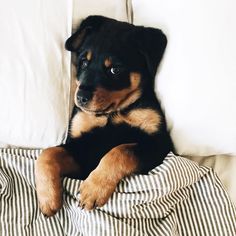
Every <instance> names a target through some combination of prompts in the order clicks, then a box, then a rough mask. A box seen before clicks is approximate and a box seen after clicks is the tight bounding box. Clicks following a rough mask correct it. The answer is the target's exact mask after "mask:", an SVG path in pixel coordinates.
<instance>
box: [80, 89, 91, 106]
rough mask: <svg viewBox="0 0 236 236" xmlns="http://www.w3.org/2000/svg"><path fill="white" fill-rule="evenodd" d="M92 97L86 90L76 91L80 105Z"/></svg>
mask: <svg viewBox="0 0 236 236" xmlns="http://www.w3.org/2000/svg"><path fill="white" fill-rule="evenodd" d="M91 98H92V93H91V92H88V91H78V93H77V100H78V102H79V103H80V104H81V105H86V104H87V103H88V102H89V100H90V99H91Z"/></svg>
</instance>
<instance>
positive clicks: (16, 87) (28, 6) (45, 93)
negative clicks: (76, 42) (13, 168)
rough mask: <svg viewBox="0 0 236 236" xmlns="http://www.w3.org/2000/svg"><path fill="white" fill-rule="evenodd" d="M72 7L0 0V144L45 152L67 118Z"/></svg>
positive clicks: (59, 138) (62, 133)
mask: <svg viewBox="0 0 236 236" xmlns="http://www.w3.org/2000/svg"><path fill="white" fill-rule="evenodd" d="M71 19H72V2H71V1H57V0H51V1H47V0H34V1H31V0H21V1H18V0H12V1H4V3H2V5H1V8H0V32H1V37H0V52H1V53H0V107H1V116H0V142H2V143H5V144H6V143H7V144H10V145H16V146H24V147H46V146H50V145H56V144H59V143H60V142H62V141H63V140H64V139H65V133H66V130H67V127H68V119H69V109H68V107H69V99H68V98H69V91H70V53H69V52H66V51H65V50H64V41H65V39H66V38H67V37H68V36H69V35H70V32H71Z"/></svg>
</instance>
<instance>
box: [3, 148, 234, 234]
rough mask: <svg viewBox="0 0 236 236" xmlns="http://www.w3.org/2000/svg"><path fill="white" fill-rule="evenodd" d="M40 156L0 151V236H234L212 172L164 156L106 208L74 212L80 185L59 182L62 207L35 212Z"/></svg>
mask: <svg viewBox="0 0 236 236" xmlns="http://www.w3.org/2000/svg"><path fill="white" fill-rule="evenodd" d="M39 154H40V150H23V149H0V236H18V235H20V236H21V235H23V236H62V235H68V236H78V235H86V236H100V235H104V236H105V235H107V236H112V235H117V236H119V235H120V236H129V235H141V236H143V235H153V236H159V235H160V236H162V235H163V236H183V235H184V236H208V235H211V236H235V235H236V211H235V208H234V206H233V205H232V203H231V202H230V200H229V197H228V195H227V193H226V192H225V190H224V188H223V187H222V184H221V182H220V181H219V179H218V177H217V176H216V175H215V173H214V171H212V170H211V169H209V168H206V167H200V166H198V165H197V164H196V163H194V162H192V161H190V160H187V159H185V158H183V157H180V156H175V155H174V154H172V153H170V154H169V155H168V156H167V157H166V158H165V161H164V163H163V164H162V165H160V166H158V167H156V168H155V169H153V170H152V171H150V173H149V174H148V175H134V176H130V177H127V178H125V179H123V180H122V181H121V182H120V184H119V186H118V187H117V188H116V191H115V193H114V194H113V195H112V197H111V199H110V200H109V202H108V203H107V204H106V205H105V206H104V207H101V208H97V209H96V210H93V211H86V210H83V209H81V208H80V207H78V201H77V199H78V188H79V185H80V183H81V181H80V180H74V179H69V178H65V179H64V180H63V186H64V206H63V208H62V209H61V210H60V211H59V212H58V213H57V214H56V215H55V216H54V217H51V218H46V217H44V216H43V215H42V213H41V212H40V210H39V208H38V204H37V199H36V193H35V180H34V174H33V173H34V161H35V159H36V158H37V156H38V155H39Z"/></svg>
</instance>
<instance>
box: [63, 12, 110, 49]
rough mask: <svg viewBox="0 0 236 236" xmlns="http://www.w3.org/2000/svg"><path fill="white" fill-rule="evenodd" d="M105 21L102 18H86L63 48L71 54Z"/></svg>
mask: <svg viewBox="0 0 236 236" xmlns="http://www.w3.org/2000/svg"><path fill="white" fill-rule="evenodd" d="M105 20H106V18H105V17H102V16H88V17H87V18H86V19H85V20H83V21H82V22H81V24H80V26H79V28H78V30H77V31H76V32H75V33H74V34H72V36H71V37H70V38H68V39H67V40H66V43H65V48H66V49H67V50H68V51H71V52H75V51H77V50H78V49H79V48H80V46H81V45H82V43H83V41H84V39H85V38H86V37H87V35H88V34H89V33H91V32H92V31H96V29H98V28H99V27H100V26H101V25H102V23H103V22H104V21H105Z"/></svg>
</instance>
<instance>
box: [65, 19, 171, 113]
mask: <svg viewBox="0 0 236 236" xmlns="http://www.w3.org/2000/svg"><path fill="white" fill-rule="evenodd" d="M166 43H167V40H166V37H165V35H164V34H163V33H162V32H161V31H160V30H158V29H154V28H145V27H141V26H134V25H131V24H128V23H125V22H119V21H116V20H113V19H109V18H106V17H102V16H89V17H88V18H86V19H85V20H84V21H82V23H81V25H80V27H79V29H78V30H77V31H76V32H75V33H74V34H73V35H72V36H71V37H70V38H69V39H68V40H67V41H66V49H67V50H69V51H72V52H75V53H76V61H77V62H76V63H77V65H76V66H77V90H76V94H75V104H76V106H78V107H79V108H80V109H82V110H83V111H85V112H92V113H97V114H99V113H100V114H104V113H111V112H114V111H118V110H121V109H123V108H126V107H128V106H129V105H130V104H132V103H134V102H135V101H136V100H138V99H139V98H140V97H141V96H142V95H143V94H144V92H145V91H146V90H150V89H151V90H153V87H154V77H155V72H156V69H157V66H158V64H159V63H160V60H161V58H162V55H163V52H164V50H165V47H166Z"/></svg>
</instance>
